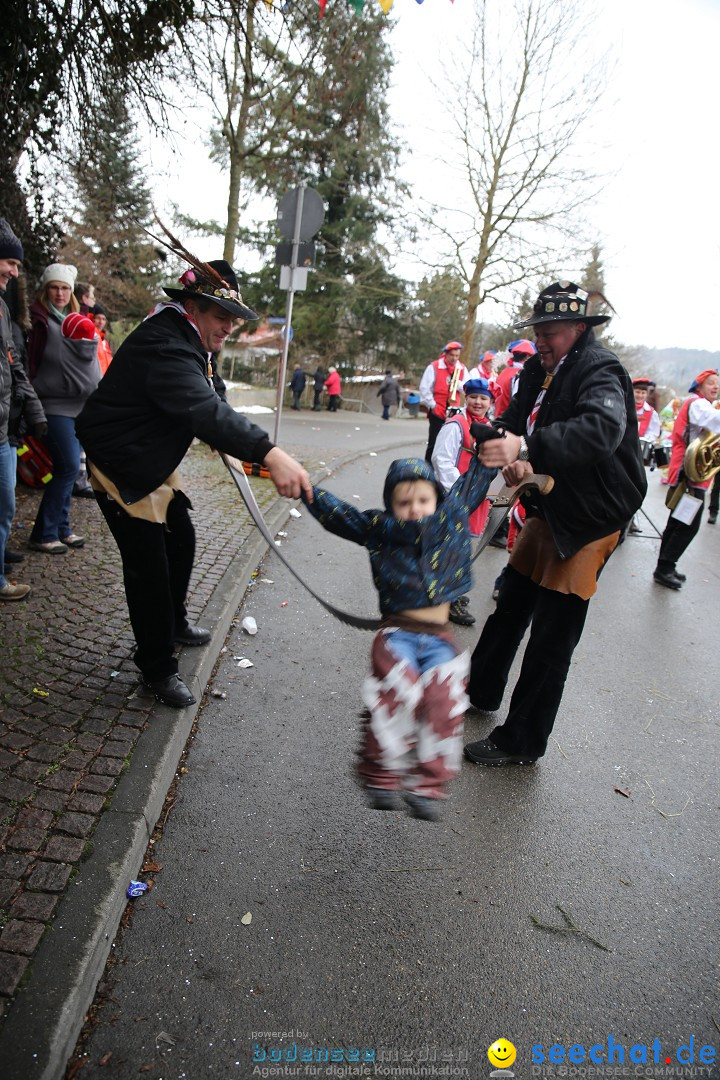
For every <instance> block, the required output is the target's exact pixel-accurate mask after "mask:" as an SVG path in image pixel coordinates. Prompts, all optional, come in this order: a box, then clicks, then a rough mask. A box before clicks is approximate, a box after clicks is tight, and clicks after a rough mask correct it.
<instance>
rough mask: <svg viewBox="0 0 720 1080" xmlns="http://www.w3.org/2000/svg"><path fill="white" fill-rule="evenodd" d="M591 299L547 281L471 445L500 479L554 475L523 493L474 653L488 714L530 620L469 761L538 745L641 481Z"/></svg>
mask: <svg viewBox="0 0 720 1080" xmlns="http://www.w3.org/2000/svg"><path fill="white" fill-rule="evenodd" d="M589 299H590V297H589V296H588V293H587V292H585V291H584V290H583V289H580V288H578V286H577V285H574V284H573V283H572V282H568V281H562V282H555V283H554V284H552V285H550V286H548V287H547V288H546V289H543V291H542V292H541V294H540V296H539V297H538V300H537V301H536V303H535V307H534V311H533V315H532V316H531V317H530V318H529V319H527V320H525V321H524V322H522V323H520V324H518V326H517V327H516V329H522V328H524V327H526V326H532V327H534V331H535V341H536V345H537V350H538V353H537V355H536V356H531V357H530V359H529V360H526V362H525V366H524V368H523V371H522V374H521V376H520V379H519V382H518V387H517V391H516V393H515V394H514V396H513V397H512V398H511V400H510V404H509V405H508V407H507V409H506V410H505V412H504V413H503V416H502V420H498V421H496V422H495V423H496V424H497V425H498V426H500V427H502V428H503V429H504V430H505V438H502V439H492V440H489V441H488V442H486V443H484V444H483V446H482V450H481V452H480V458H481V461H482V463H483V464H484V465H487V466H493V465H494V466H497V467H499V468H502V470H503V476H504V478H505V481H506V482H507V483H511V484H517V483H518V482H519V481H520V480H521V479H522V477H523V476H524V475H525V474H527V473H530V472H536V473H548V474H549V475H550V476H552V477H553V478H554V481H555V484H554V487H553V489H552V491H551V492H549V494H547V495H533V496H530V497H529V498H526V499H523V502H524V504H525V507H526V510H527V519H526V522H525V525H524V527H523V529H522V532H521V533H520V535H519V537H518V539H517V541H516V543H515V545H514V547H513V550H512V554H511V556H510V561H509V563H508V565H507V568H506V571H505V574H504V577H503V582H502V585H501V587H500V592H499V595H498V598H497V608H496V610H495V612H494V613H493V614H492V615H490V617H489V618H488V620H487V622H486V623H485V626H484V628H483V631H482V634H481V636H480V640H479V641H478V644H477V646H476V648H475V651H474V653H473V658H472V667H471V674H470V683H469V686H468V692H469V695H470V700H471V702H472V703H473V705H475V706H476V707H477V708H479V709H481V710H483V711H487V712H494V711H495V710H497V709H499V708H500V705H501V704H502V699H503V695H504V693H505V688H506V685H507V681H508V676H509V673H510V668H511V666H512V663H513V660H514V658H515V654H516V653H517V650H518V648H519V646H520V642H521V641H522V638H523V636H524V634H525V631H526V630H527V628H528V626H529V625H530V623H532V628H531V631H530V638H529V640H528V644H527V647H526V649H525V655H524V658H523V663H522V669H521V672H520V676H519V679H518V681H517V683H516V685H515V688H514V690H513V693H512V697H511V699H510V703H509V708H508V713H507V718H506V720H505V721H504V723H502V724H499V725H498V726H497V727H496V728H495V729H494V731H492V732H491V734H490V737H489V738H488V739H483V740H481V741H479V742H474V743H470V744H468V745H467V746H466V747H465V756H466V757H467V758H468V759H469V760H470V761H472V762H475V763H476V764H478V765H508V764H518V765H530V764H532V763H533V762H535V761H537V759H538V758H540V757H542V755H543V754H544V753H545V749H546V747H547V742H548V738H549V736H550V732H551V731H552V728H553V724H554V723H555V717H556V715H557V712H558V709H559V707H560V701H561V699H562V694H563V688H564V685H565V679H566V676H567V673H568V669H569V667H570V661H571V659H572V654H573V651H574V649H575V647H576V645H577V644H578V642H579V640H580V637H581V635H582V631H583V627H584V625H585V617H586V615H587V609H588V603H589V600H590V597H591V596H592V595H593V594H594V593H595V590H596V582H597V577H598V575H599V573H600V571H601V570H602V568H603V566H604V564H605V562H606V561H607V559H608V558H609V556H610V555H611V553H612V552H613V550H614V549H615V547H616V545H617V543H618V540H619V539H620V535H621V532H622V530H623V528H624V527H625V525H626V524H627V523H628V521H629V520H630V518H631V517H632V515H633V514H634V513H635V511H636V510H637V509H638V507H639V506H640V504H641V503H642V500H643V498H644V495H645V491H646V489H647V480H646V478H645V470H644V469H643V464H642V460H641V458H640V447H639V442H638V436H637V421H636V413H635V401H634V398H633V392H632V384H631V382H630V376H629V375H628V373H627V372H626V371H625V369H624V368H623V366H622V365H621V364H620V361H619V360H618V359H617V357H616V356H614V354H613V353H611V352H610V351H609V350H608V349H606V348H605V347H604V346H602V345H600V344H599V343H598V342H597V341H596V340H595V337H594V334H593V329H592V328H593V326H596V325H598V324H599V323H604V322H607V320H608V319H609V318H610V316H609V315H591V314H590V313H589V312H588V301H589ZM606 303H607V302H606Z"/></svg>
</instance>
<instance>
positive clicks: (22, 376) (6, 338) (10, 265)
mask: <svg viewBox="0 0 720 1080" xmlns="http://www.w3.org/2000/svg"><path fill="white" fill-rule="evenodd" d="M22 261H23V249H22V244H21V243H20V241H19V240H18V238H17V236H16V235H15V233H14V232H13V231H12V229H11V228H10V226H9V225H8V223H7V221H6V220H5V218H0V600H24V599H25V597H26V596H27V595H28V594H29V592H30V586H29V585H20V584H17V583H16V582H11V581H8V579H7V577H6V575H5V569H6V566H5V561H6V545H7V541H8V537H9V535H10V527H11V525H12V519H13V517H14V515H15V480H16V473H17V455H16V451H15V446H14V444H13V442H12V439H11V431H10V422H11V421H10V416H11V407H12V404H13V401H14V402H15V403H16V405H17V412H18V416H17V421H18V424H19V422H20V418H21V415H22V414H23V413H24V415H25V420H26V422H27V425H28V427H29V429H30V431H31V432H32V434H33V435H38V436H39V435H43V434H44V433H45V431H46V430H47V424H46V422H45V414H44V413H43V410H42V406H41V405H40V402H39V401H38V399H37V396H36V394H35V391H34V390H33V388H32V386H31V384H30V380H29V379H28V377H27V375H26V373H25V369H24V368H23V366H22V364H21V363H20V360H19V358H18V354H17V351H16V348H15V342H14V339H13V331H12V321H11V318H10V311H9V309H8V307H7V304H6V303H5V300H4V295H5V289H6V287H7V285H8V282H9V281H10V280H11V278H16V277H17V276H18V273H19V271H20V268H21V266H22ZM14 561H21V560H20V559H19V558H16V559H15V560H14Z"/></svg>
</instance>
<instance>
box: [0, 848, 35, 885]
mask: <svg viewBox="0 0 720 1080" xmlns="http://www.w3.org/2000/svg"><path fill="white" fill-rule="evenodd" d="M34 862H35V859H34V857H33V856H32V855H23V854H22V853H21V852H19V851H6V852H5V853H4V854H3V855H0V874H6V875H7V876H8V877H11V878H21V877H24V875H25V874H26V873H27V872H28V870H29V869H30V867H31V866H32V864H33V863H34Z"/></svg>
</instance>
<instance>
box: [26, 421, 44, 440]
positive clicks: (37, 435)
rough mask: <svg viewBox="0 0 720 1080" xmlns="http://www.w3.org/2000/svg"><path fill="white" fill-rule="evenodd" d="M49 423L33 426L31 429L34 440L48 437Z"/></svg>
mask: <svg viewBox="0 0 720 1080" xmlns="http://www.w3.org/2000/svg"><path fill="white" fill-rule="evenodd" d="M47 427H48V426H47V423H46V422H43V423H42V424H33V426H32V427H31V428H30V434H31V435H32V437H33V438H34V439H42V437H43V435H47Z"/></svg>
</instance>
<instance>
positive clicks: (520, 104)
mask: <svg viewBox="0 0 720 1080" xmlns="http://www.w3.org/2000/svg"><path fill="white" fill-rule="evenodd" d="M475 2H476V18H475V24H474V28H473V33H472V36H471V39H470V41H469V42H468V45H467V49H466V55H465V57H464V62H463V59H462V58H461V59H460V61H459V63H458V70H459V75H458V77H457V78H456V79H455V81H454V86H453V90H454V94H453V95H451V96H450V100H451V101H452V104H451V106H450V109H451V133H450V141H451V148H452V150H454V153H455V165H454V166H453V162H452V156H451V154H450V155H448V154H446V156H445V160H446V163H447V166H446V167H447V169H449V170H451V171H452V170H453V169H454V172H455V175H456V178H462V185H463V188H464V191H465V195H464V197H462V198H460V199H457V198H456V199H455V203H456V205H455V206H453V207H438V206H434V207H432V208H431V210H430V212H429V213H428V214H427V215H425V224H426V225H427V226H428V227H429V228H432V229H434V230H436V232H439V234H440V236H441V237H442V244H443V260H442V261H443V262H445V261H446V260H447V257H448V256H451V258H452V261H453V264H454V265H455V266H456V268H457V270H458V273H459V274H460V276H461V277H462V279H463V281H464V283H465V287H466V290H467V292H466V303H467V308H466V317H465V327H464V333H463V343H464V345H465V346H466V348H471V347H472V343H473V336H474V331H475V326H476V322H477V312H478V308H479V307H480V306H481V305H482V304H483V303H485V302H486V301H488V300H497V301H503V302H512V300H513V299H514V298H515V297H516V295H517V293H518V292H519V291H520V285H521V283H525V285H526V284H527V281H528V279H534V278H536V277H538V276H540V275H546V274H547V273H548V271H549V269H550V268H551V267H557V266H558V264H559V263H561V262H562V260H563V259H567V257H568V255H569V253H570V251H571V249H572V248H573V246H574V243H577V242H578V241H580V243H581V247H584V249H585V250H586V249H587V244H585V245H582V241H581V233H582V229H581V228H580V225H579V223H580V224H581V223H582V219H583V214H582V208H583V204H584V203H585V202H587V200H588V199H589V198H590V197H591V195H592V194H593V192H592V182H593V181H594V180H595V179H596V178H595V177H594V176H593V175H592V174H591V173H590V172H589V171H588V170H587V169H586V168H583V167H582V166H581V165H580V164H579V163H578V158H577V154H576V152H575V150H576V144H577V143H578V142H579V139H580V136H581V135H582V134H584V131H585V129H586V128H587V126H588V122H589V120H590V118H591V116H592V114H593V112H594V110H595V109H596V108H597V105H598V101H599V98H600V95H601V92H602V83H603V79H602V77H603V72H604V69H605V62H604V61H594V60H590V59H588V55H587V54H588V22H587V16H586V8H582V9H581V8H580V6H579V4H577V3H576V2H573V0H514V2H512V3H507V2H506V0H475ZM443 97H444V98H445V99H446V100H447V99H448V97H449V95H448V94H447V91H445V93H444V95H443Z"/></svg>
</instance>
